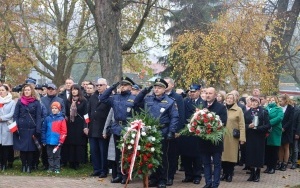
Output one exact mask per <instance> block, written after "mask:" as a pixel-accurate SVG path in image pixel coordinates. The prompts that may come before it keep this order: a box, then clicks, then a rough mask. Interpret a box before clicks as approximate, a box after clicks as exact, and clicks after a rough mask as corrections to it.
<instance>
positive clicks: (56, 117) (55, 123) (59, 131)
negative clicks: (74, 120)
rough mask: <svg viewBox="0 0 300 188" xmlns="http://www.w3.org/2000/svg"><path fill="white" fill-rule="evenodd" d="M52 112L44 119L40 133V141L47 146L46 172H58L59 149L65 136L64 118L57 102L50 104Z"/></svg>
mask: <svg viewBox="0 0 300 188" xmlns="http://www.w3.org/2000/svg"><path fill="white" fill-rule="evenodd" d="M51 110H52V113H51V114H50V115H49V116H47V117H46V118H45V120H44V123H43V126H42V130H41V134H42V143H43V145H46V147H47V155H48V162H49V169H48V172H55V173H57V174H59V173H60V150H61V145H62V144H63V143H64V141H65V138H66V136H67V125H66V120H65V118H64V117H63V115H62V113H61V112H60V111H61V105H60V103H59V102H53V103H52V104H51Z"/></svg>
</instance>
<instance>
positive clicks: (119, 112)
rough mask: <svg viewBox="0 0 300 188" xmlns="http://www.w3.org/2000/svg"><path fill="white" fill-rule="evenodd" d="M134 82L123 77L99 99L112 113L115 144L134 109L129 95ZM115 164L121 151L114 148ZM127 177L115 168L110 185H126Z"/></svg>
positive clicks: (132, 99) (112, 132)
mask: <svg viewBox="0 0 300 188" xmlns="http://www.w3.org/2000/svg"><path fill="white" fill-rule="evenodd" d="M118 85H120V91H121V93H119V94H115V95H112V96H111V93H112V91H113V90H114V89H116V88H117V87H118ZM133 85H134V82H133V81H132V80H131V79H130V78H128V77H123V78H122V79H121V81H120V82H118V83H116V84H113V85H112V86H111V87H110V88H108V89H107V90H105V92H104V93H103V94H102V95H101V96H100V97H99V99H100V101H102V102H104V103H107V104H109V105H110V106H111V107H112V109H113V111H114V118H115V122H113V124H112V126H111V134H113V136H114V141H115V143H118V142H119V140H120V135H121V131H122V129H123V128H124V127H126V125H127V118H128V117H131V115H132V110H133V109H134V99H135V96H134V95H132V94H131V89H132V86H133ZM115 151H116V162H117V163H118V164H119V161H120V155H121V151H120V149H118V148H117V144H116V147H115ZM126 179H127V176H125V175H122V172H121V168H120V166H118V168H117V177H113V179H112V180H111V183H122V184H125V183H126Z"/></svg>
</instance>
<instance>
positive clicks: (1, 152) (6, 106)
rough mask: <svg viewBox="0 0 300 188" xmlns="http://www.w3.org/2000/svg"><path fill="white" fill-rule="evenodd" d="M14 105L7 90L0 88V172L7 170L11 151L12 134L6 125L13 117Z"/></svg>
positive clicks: (3, 87) (4, 87)
mask: <svg viewBox="0 0 300 188" xmlns="http://www.w3.org/2000/svg"><path fill="white" fill-rule="evenodd" d="M15 106H16V103H15V101H14V100H12V96H11V94H10V93H9V88H8V87H7V86H5V85H2V86H0V159H1V161H0V165H2V166H1V170H2V171H4V170H5V169H6V168H7V162H8V160H9V154H10V152H11V151H12V150H13V134H12V133H11V132H10V131H9V129H8V125H9V124H10V123H11V120H12V117H13V115H14V111H15Z"/></svg>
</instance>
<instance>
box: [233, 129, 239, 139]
mask: <svg viewBox="0 0 300 188" xmlns="http://www.w3.org/2000/svg"><path fill="white" fill-rule="evenodd" d="M232 136H233V137H234V138H240V130H238V129H233V130H232Z"/></svg>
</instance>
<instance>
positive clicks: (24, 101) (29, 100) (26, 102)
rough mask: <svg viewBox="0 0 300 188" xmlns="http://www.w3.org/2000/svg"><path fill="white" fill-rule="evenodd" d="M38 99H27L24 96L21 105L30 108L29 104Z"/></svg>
mask: <svg viewBox="0 0 300 188" xmlns="http://www.w3.org/2000/svg"><path fill="white" fill-rule="evenodd" d="M35 100H36V99H35V98H34V97H25V96H24V95H23V96H22V97H21V103H22V104H24V105H25V106H28V104H29V103H32V102H34V101H35Z"/></svg>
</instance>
